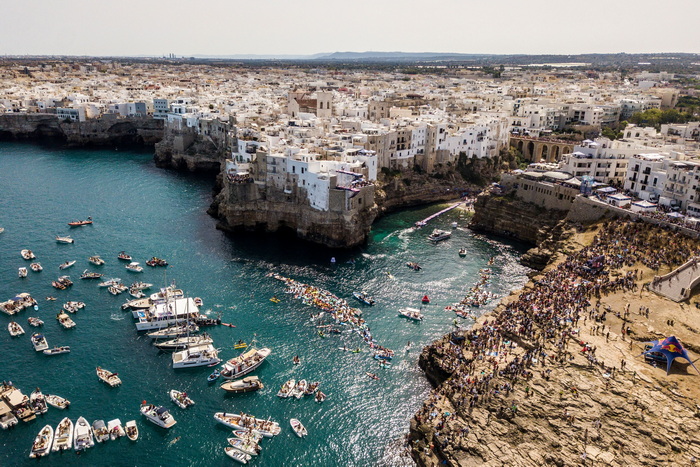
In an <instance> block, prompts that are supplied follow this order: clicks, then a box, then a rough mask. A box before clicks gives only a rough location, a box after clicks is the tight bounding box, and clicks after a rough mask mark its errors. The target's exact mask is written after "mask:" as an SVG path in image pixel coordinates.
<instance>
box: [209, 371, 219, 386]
mask: <svg viewBox="0 0 700 467" xmlns="http://www.w3.org/2000/svg"><path fill="white" fill-rule="evenodd" d="M219 376H221V372H220V371H219V370H214V371H213V372H212V374H210V375H209V376H207V383H213V382H214V381H216V380H217V379H219Z"/></svg>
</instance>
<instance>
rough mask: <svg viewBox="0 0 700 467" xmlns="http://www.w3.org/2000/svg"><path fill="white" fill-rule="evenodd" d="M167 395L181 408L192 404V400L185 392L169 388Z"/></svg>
mask: <svg viewBox="0 0 700 467" xmlns="http://www.w3.org/2000/svg"><path fill="white" fill-rule="evenodd" d="M168 395H169V396H170V399H171V400H172V401H173V402H175V405H177V406H178V407H180V408H181V409H186V408H187V407H190V406H192V405H194V401H193V400H192V399H190V398H189V396H188V395H187V393H186V392H182V391H178V390H176V389H171V390H170V391H168Z"/></svg>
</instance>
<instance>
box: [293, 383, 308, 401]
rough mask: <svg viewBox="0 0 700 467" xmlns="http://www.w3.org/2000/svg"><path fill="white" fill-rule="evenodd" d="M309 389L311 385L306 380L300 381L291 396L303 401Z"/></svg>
mask: <svg viewBox="0 0 700 467" xmlns="http://www.w3.org/2000/svg"><path fill="white" fill-rule="evenodd" d="M308 387H309V383H308V382H307V381H306V380H305V379H300V380H299V382H298V383H297V385H296V386H295V387H294V390H292V393H291V395H292V396H294V397H295V398H297V399H301V398H302V397H304V393H305V392H306V389H307V388H308Z"/></svg>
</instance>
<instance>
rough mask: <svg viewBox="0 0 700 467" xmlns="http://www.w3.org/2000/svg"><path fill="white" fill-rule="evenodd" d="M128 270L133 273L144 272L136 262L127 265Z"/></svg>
mask: <svg viewBox="0 0 700 467" xmlns="http://www.w3.org/2000/svg"><path fill="white" fill-rule="evenodd" d="M126 270H127V271H131V272H143V266H140V265H139V263H137V262H136V261H132V262H131V263H129V264H127V265H126Z"/></svg>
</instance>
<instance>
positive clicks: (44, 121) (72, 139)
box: [0, 114, 163, 147]
mask: <svg viewBox="0 0 700 467" xmlns="http://www.w3.org/2000/svg"><path fill="white" fill-rule="evenodd" d="M162 138H163V122H162V121H160V120H154V119H152V118H150V117H144V118H141V117H132V118H116V116H104V117H102V118H96V119H89V120H86V121H85V122H70V123H67V122H65V121H60V120H59V119H58V118H57V117H56V116H55V115H52V114H3V115H0V139H3V140H19V141H22V140H24V141H37V140H43V139H52V140H58V141H61V142H63V143H64V144H65V145H66V146H69V147H83V146H107V147H114V146H117V147H119V146H134V145H138V146H153V145H155V144H156V143H157V142H158V141H160V140H161V139H162Z"/></svg>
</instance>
